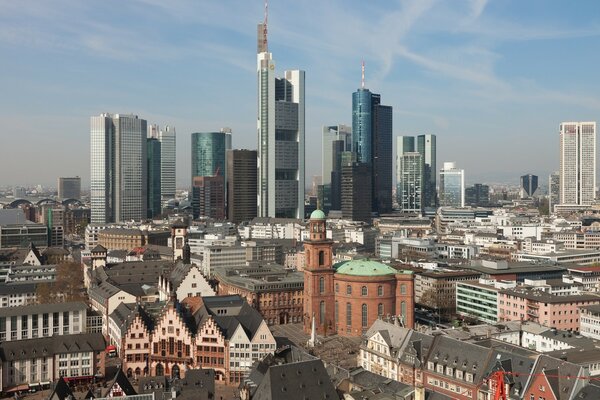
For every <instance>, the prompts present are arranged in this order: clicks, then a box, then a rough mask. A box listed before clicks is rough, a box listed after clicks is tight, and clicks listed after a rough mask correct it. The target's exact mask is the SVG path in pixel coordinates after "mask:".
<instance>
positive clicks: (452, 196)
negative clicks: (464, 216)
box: [440, 162, 465, 207]
mask: <svg viewBox="0 0 600 400" xmlns="http://www.w3.org/2000/svg"><path fill="white" fill-rule="evenodd" d="M440 206H441V207H464V206H465V171H464V170H462V169H458V168H456V164H455V163H453V162H445V163H444V167H443V168H442V169H441V170H440Z"/></svg>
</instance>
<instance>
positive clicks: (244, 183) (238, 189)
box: [226, 150, 257, 224]
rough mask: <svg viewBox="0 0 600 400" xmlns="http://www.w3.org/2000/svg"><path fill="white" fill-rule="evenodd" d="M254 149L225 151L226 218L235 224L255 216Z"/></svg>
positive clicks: (255, 180)
mask: <svg viewBox="0 0 600 400" xmlns="http://www.w3.org/2000/svg"><path fill="white" fill-rule="evenodd" d="M256 182H257V179H256V150H228V151H227V190H226V191H227V219H228V220H229V221H231V222H234V223H236V224H238V223H240V222H243V221H250V220H251V219H252V218H254V217H256V211H257V210H256V189H257V183H256Z"/></svg>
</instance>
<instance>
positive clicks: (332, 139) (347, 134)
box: [321, 125, 352, 213]
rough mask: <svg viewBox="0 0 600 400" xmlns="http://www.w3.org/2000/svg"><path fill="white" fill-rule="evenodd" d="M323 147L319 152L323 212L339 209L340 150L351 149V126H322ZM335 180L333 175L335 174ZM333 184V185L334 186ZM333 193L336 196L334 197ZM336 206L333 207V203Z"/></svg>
mask: <svg viewBox="0 0 600 400" xmlns="http://www.w3.org/2000/svg"><path fill="white" fill-rule="evenodd" d="M322 140H323V148H322V154H321V176H322V185H323V188H322V191H323V194H322V199H321V200H322V209H323V211H324V212H325V213H327V212H329V210H330V209H334V210H339V207H340V206H339V204H340V200H341V199H340V194H339V193H340V184H341V181H340V179H339V177H340V174H339V171H340V168H341V167H340V158H339V157H340V156H339V154H340V152H343V151H352V128H351V127H349V126H347V125H332V126H324V127H323V136H322ZM336 173H337V175H336V177H337V180H336V179H335V177H334V174H336ZM334 186H335V187H334ZM334 195H335V196H336V197H335V199H334ZM334 203H335V204H336V205H337V208H335V207H333V204H334Z"/></svg>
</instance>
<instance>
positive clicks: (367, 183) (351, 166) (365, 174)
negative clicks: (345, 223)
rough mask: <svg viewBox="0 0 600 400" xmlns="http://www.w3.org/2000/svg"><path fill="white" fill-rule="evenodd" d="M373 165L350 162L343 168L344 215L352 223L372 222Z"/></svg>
mask: <svg viewBox="0 0 600 400" xmlns="http://www.w3.org/2000/svg"><path fill="white" fill-rule="evenodd" d="M371 177H372V175H371V165H370V164H363V163H359V162H350V163H347V164H344V165H343V166H342V174H341V178H342V179H341V180H342V185H341V187H342V204H341V206H342V215H343V217H344V218H347V219H350V220H352V221H364V222H371V199H372V197H371V191H370V190H367V188H370V187H371Z"/></svg>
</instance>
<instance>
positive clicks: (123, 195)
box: [90, 114, 147, 224]
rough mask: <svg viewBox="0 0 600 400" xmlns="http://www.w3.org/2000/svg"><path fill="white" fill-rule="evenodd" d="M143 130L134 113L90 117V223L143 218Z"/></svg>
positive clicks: (145, 176)
mask: <svg viewBox="0 0 600 400" xmlns="http://www.w3.org/2000/svg"><path fill="white" fill-rule="evenodd" d="M146 131H147V124H146V120H144V119H140V118H139V117H138V116H137V115H132V114H129V115H125V114H100V115H99V116H97V117H91V157H90V158H91V192H90V197H91V203H92V218H91V219H92V223H96V224H104V223H109V222H120V221H130V220H134V221H141V220H143V219H145V218H146V215H147V211H146V206H147V199H146V197H147V188H146V179H147V163H146V157H147V156H146V149H147V147H146Z"/></svg>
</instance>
